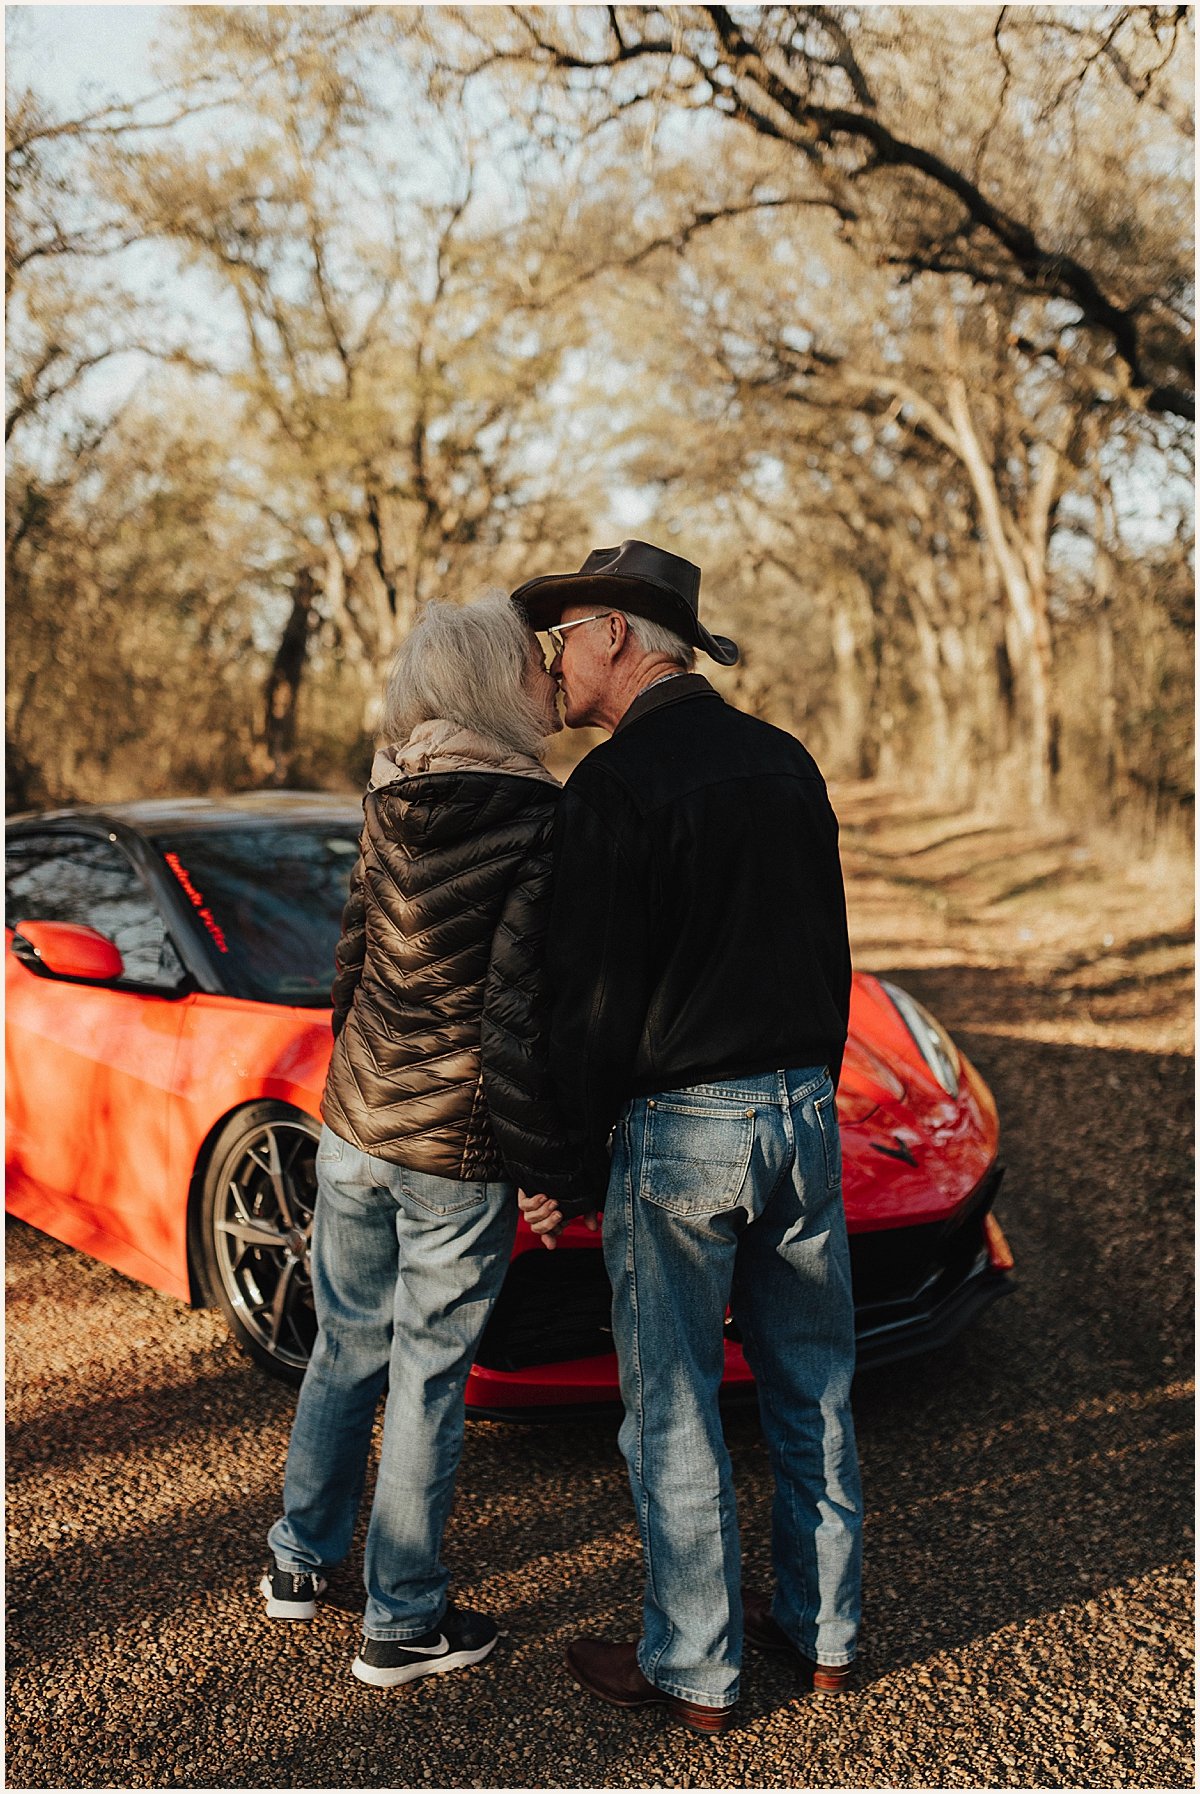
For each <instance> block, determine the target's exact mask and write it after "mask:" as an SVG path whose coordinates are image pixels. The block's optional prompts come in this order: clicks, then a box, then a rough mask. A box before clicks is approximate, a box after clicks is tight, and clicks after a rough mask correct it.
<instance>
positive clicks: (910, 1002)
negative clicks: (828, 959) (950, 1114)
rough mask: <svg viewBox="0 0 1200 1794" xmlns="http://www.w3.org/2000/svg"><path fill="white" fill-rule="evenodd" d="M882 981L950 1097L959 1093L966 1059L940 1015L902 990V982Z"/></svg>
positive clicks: (927, 1062)
mask: <svg viewBox="0 0 1200 1794" xmlns="http://www.w3.org/2000/svg"><path fill="white" fill-rule="evenodd" d="M879 982H880V984H881V985H882V986H883V988H884V990H885V991H886V992H887V994H888V996H889V997H890V998H891V999H892V1002H893V1003H894V1004H895V1006H896V1010H897V1012H898V1013H899V1016H900V1019H901V1021H902V1022H903V1023H904V1026H905V1027H906V1028H907V1029H908V1031H909V1033H910V1034H911V1035H912V1037H913V1040H914V1042H915V1043H916V1047H917V1051H918V1052H919V1053H920V1055H921V1057H922V1059H924V1061H925V1063H926V1065H927V1066H928V1067H929V1069H930V1071H931V1072H932V1073H933V1075H934V1077H935V1078H936V1079H937V1081H938V1083H939V1084H940V1085H941V1087H942V1089H943V1090H944V1091H946V1093H947V1095H949V1096H957V1095H958V1083H959V1074H960V1072H961V1070H962V1059H961V1057H960V1055H959V1051H958V1048H957V1047H956V1046H955V1044H954V1042H953V1041H952V1040H951V1038H950V1036H949V1035H948V1034H947V1032H946V1030H945V1028H943V1026H942V1024H941V1022H939V1021H938V1020H937V1018H936V1016H932V1015H930V1013H929V1011H928V1009H925V1008H924V1007H923V1006H922V1005H921V1004H920V1003H918V1002H917V999H916V998H915V997H910V996H909V994H908V992H907V991H906V990H901V988H900V986H899V985H898V984H891V983H889V981H888V980H887V979H886V978H881V979H880V980H879Z"/></svg>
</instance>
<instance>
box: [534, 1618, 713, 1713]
mask: <svg viewBox="0 0 1200 1794" xmlns="http://www.w3.org/2000/svg"><path fill="white" fill-rule="evenodd" d="M567 1668H568V1669H569V1670H570V1672H571V1674H572V1675H573V1676H574V1678H575V1680H576V1681H577V1682H578V1683H579V1686H580V1687H581V1688H586V1689H587V1691H588V1693H589V1694H596V1695H599V1697H600V1699H601V1700H602V1701H607V1702H608V1704H609V1706H610V1707H665V1708H666V1709H667V1711H668V1713H671V1714H673V1715H674V1717H675V1718H676V1719H680V1720H682V1721H683V1723H684V1725H686V1726H690V1727H691V1729H692V1731H693V1732H710V1733H711V1732H723V1731H725V1730H726V1728H727V1727H728V1726H729V1724H730V1722H731V1721H732V1719H733V1708H732V1707H702V1706H700V1705H699V1704H698V1703H697V1702H696V1701H685V1700H681V1699H680V1697H679V1696H678V1695H677V1694H664V1693H663V1691H662V1689H661V1688H656V1687H655V1686H654V1684H653V1682H648V1681H647V1680H646V1678H645V1676H644V1675H643V1674H642V1672H641V1670H640V1669H639V1668H638V1660H637V1646H636V1644H612V1643H610V1642H609V1640H608V1639H605V1638H575V1639H572V1641H571V1643H570V1644H569V1645H568V1646H567Z"/></svg>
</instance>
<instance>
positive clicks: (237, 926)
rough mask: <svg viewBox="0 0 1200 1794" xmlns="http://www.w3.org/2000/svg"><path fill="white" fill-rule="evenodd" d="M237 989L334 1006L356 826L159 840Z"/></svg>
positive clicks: (262, 997)
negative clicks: (337, 958) (335, 960)
mask: <svg viewBox="0 0 1200 1794" xmlns="http://www.w3.org/2000/svg"><path fill="white" fill-rule="evenodd" d="M154 845H155V846H156V847H157V848H158V851H159V852H160V853H161V854H162V856H163V858H164V860H165V861H166V863H167V866H168V868H169V870H170V872H171V873H172V874H173V876H174V877H175V879H176V880H177V882H178V884H179V886H180V889H181V890H182V892H183V895H184V897H185V899H186V900H187V902H188V903H190V904H191V906H192V909H193V910H194V911H195V918H196V925H197V928H198V929H199V930H200V932H201V934H202V935H203V936H204V937H205V938H206V940H207V941H208V944H209V948H210V950H211V951H212V953H213V956H214V958H215V959H216V960H217V961H218V963H219V965H220V968H221V975H222V978H223V980H224V982H225V985H226V988H227V989H228V990H229V992H230V994H231V995H233V996H237V997H251V998H253V999H255V1000H256V1001H258V1002H261V1003H291V1004H299V1005H301V1006H302V1007H304V1008H312V1009H320V1008H325V1007H326V1006H327V1005H328V1003H329V988H330V985H331V984H332V982H333V969H334V967H333V955H334V948H335V947H336V946H337V942H338V934H339V932H340V929H341V919H342V907H343V905H344V904H345V901H346V896H347V893H348V891H349V887H350V874H351V871H352V870H353V867H354V861H355V857H356V855H357V853H358V834H357V830H356V828H355V826H354V825H353V824H352V823H351V822H345V823H341V822H330V823H320V822H306V823H305V824H304V825H303V826H302V827H300V826H297V825H296V824H294V823H293V824H292V825H290V826H289V825H287V824H276V825H272V826H268V827H258V828H245V829H237V828H231V829H228V830H224V829H223V830H220V831H217V830H208V829H205V830H197V831H196V832H195V833H194V834H175V833H172V834H171V835H169V836H164V837H163V838H162V839H160V840H156V841H155V843H154Z"/></svg>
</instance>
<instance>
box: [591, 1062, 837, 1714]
mask: <svg viewBox="0 0 1200 1794" xmlns="http://www.w3.org/2000/svg"><path fill="white" fill-rule="evenodd" d="M604 1256H605V1263H606V1265H607V1267H608V1274H609V1277H610V1279H611V1281H612V1286H613V1333H614V1336H615V1339H616V1345H617V1352H618V1357H619V1360H620V1367H621V1394H622V1397H623V1399H624V1402H625V1420H624V1423H623V1425H622V1428H621V1449H622V1451H623V1452H624V1454H625V1458H626V1461H627V1463H628V1466H629V1480H630V1486H631V1488H632V1490H633V1501H634V1507H635V1509H636V1512H637V1521H638V1527H639V1529H640V1531H641V1536H642V1549H643V1553H644V1557H645V1573H646V1589H645V1605H644V1612H643V1622H642V1627H643V1632H642V1639H641V1642H640V1644H639V1646H638V1662H639V1664H640V1665H641V1669H642V1673H643V1674H644V1675H645V1676H646V1678H647V1679H648V1680H649V1681H650V1682H652V1683H653V1684H654V1685H655V1687H657V1688H660V1689H662V1690H663V1691H664V1693H667V1694H675V1695H679V1696H681V1697H682V1698H683V1699H685V1700H692V1701H698V1702H701V1703H702V1704H705V1705H708V1706H716V1707H720V1706H728V1705H731V1704H732V1703H733V1702H734V1701H735V1700H736V1699H737V1694H738V1672H739V1669H740V1666H741V1658H742V1602H741V1557H740V1549H739V1543H738V1529H737V1511H736V1504H735V1499H734V1490H733V1477H732V1472H731V1466H730V1461H729V1453H728V1451H727V1450H726V1447H725V1440H724V1435H723V1432H722V1428H721V1418H720V1414H719V1411H718V1406H717V1392H718V1389H719V1387H720V1383H721V1377H722V1373H723V1368H724V1350H723V1342H724V1332H723V1329H724V1322H725V1312H726V1307H727V1306H731V1307H732V1309H733V1315H734V1319H735V1321H736V1323H737V1326H738V1328H739V1330H740V1332H741V1336H742V1343H743V1348H744V1350H745V1353H746V1357H747V1359H748V1361H749V1364H750V1368H751V1370H752V1371H753V1372H754V1376H755V1379H756V1382H757V1385H758V1399H759V1407H760V1411H761V1414H762V1424H763V1431H764V1433H765V1435H766V1439H767V1444H768V1448H769V1451H770V1455H771V1467H772V1470H773V1472H774V1478H775V1506H774V1516H773V1524H772V1549H773V1556H774V1563H775V1578H776V1593H775V1603H774V1609H773V1611H774V1617H775V1619H776V1620H777V1621H778V1623H779V1625H780V1626H782V1627H783V1629H784V1631H785V1632H786V1633H787V1634H788V1636H789V1637H790V1638H791V1639H792V1641H793V1642H794V1643H795V1644H796V1645H797V1646H798V1648H799V1649H800V1650H801V1651H802V1652H803V1653H804V1654H805V1656H807V1657H810V1658H812V1659H813V1660H815V1661H818V1662H821V1663H825V1664H830V1665H833V1664H845V1663H849V1662H851V1661H852V1660H853V1657H854V1648H855V1640H856V1636H857V1630H858V1618H859V1604H860V1588H859V1584H860V1564H861V1529H862V1496H861V1492H860V1488H859V1478H858V1458H857V1453H856V1450H855V1443H854V1425H853V1421H852V1419H851V1415H850V1382H851V1378H852V1376H853V1373H854V1305H853V1298H852V1294H851V1288H850V1259H849V1251H848V1247H847V1243H846V1222H845V1215H844V1213H843V1210H842V1195H841V1146H840V1140H839V1135H838V1126H837V1113H836V1109H835V1106H834V1092H833V1085H832V1083H831V1082H830V1078H829V1073H828V1071H827V1070H826V1068H825V1067H824V1066H816V1067H812V1068H809V1069H806V1070H794V1071H780V1072H775V1073H770V1074H767V1075H766V1076H763V1077H756V1078H748V1079H737V1080H731V1081H730V1082H728V1083H722V1084H703V1085H695V1086H693V1087H692V1088H690V1089H686V1090H675V1091H668V1092H663V1093H662V1094H661V1095H657V1096H653V1097H649V1098H638V1099H637V1100H636V1101H634V1102H633V1103H631V1104H630V1106H629V1108H628V1109H627V1110H626V1112H625V1114H624V1115H623V1116H622V1119H621V1121H620V1122H619V1123H618V1126H617V1128H616V1132H615V1134H614V1138H613V1159H612V1174H611V1177H610V1181H609V1186H608V1199H607V1202H606V1205H605V1210H604Z"/></svg>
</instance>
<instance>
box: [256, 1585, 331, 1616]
mask: <svg viewBox="0 0 1200 1794" xmlns="http://www.w3.org/2000/svg"><path fill="white" fill-rule="evenodd" d="M327 1587H328V1584H327V1583H326V1582H325V1580H324V1578H323V1577H321V1576H318V1577H317V1593H318V1594H319V1595H320V1594H324V1592H325V1589H326V1588H327ZM258 1592H259V1594H260V1595H265V1596H266V1600H267V1618H268V1619H269V1620H311V1619H315V1618H316V1613H317V1603H316V1602H315V1601H280V1600H277V1599H276V1597H275V1596H274V1595H273V1594H272V1593H271V1578H270V1577H269V1576H264V1577H263V1579H262V1581H261V1582H260V1583H259V1585H258Z"/></svg>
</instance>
